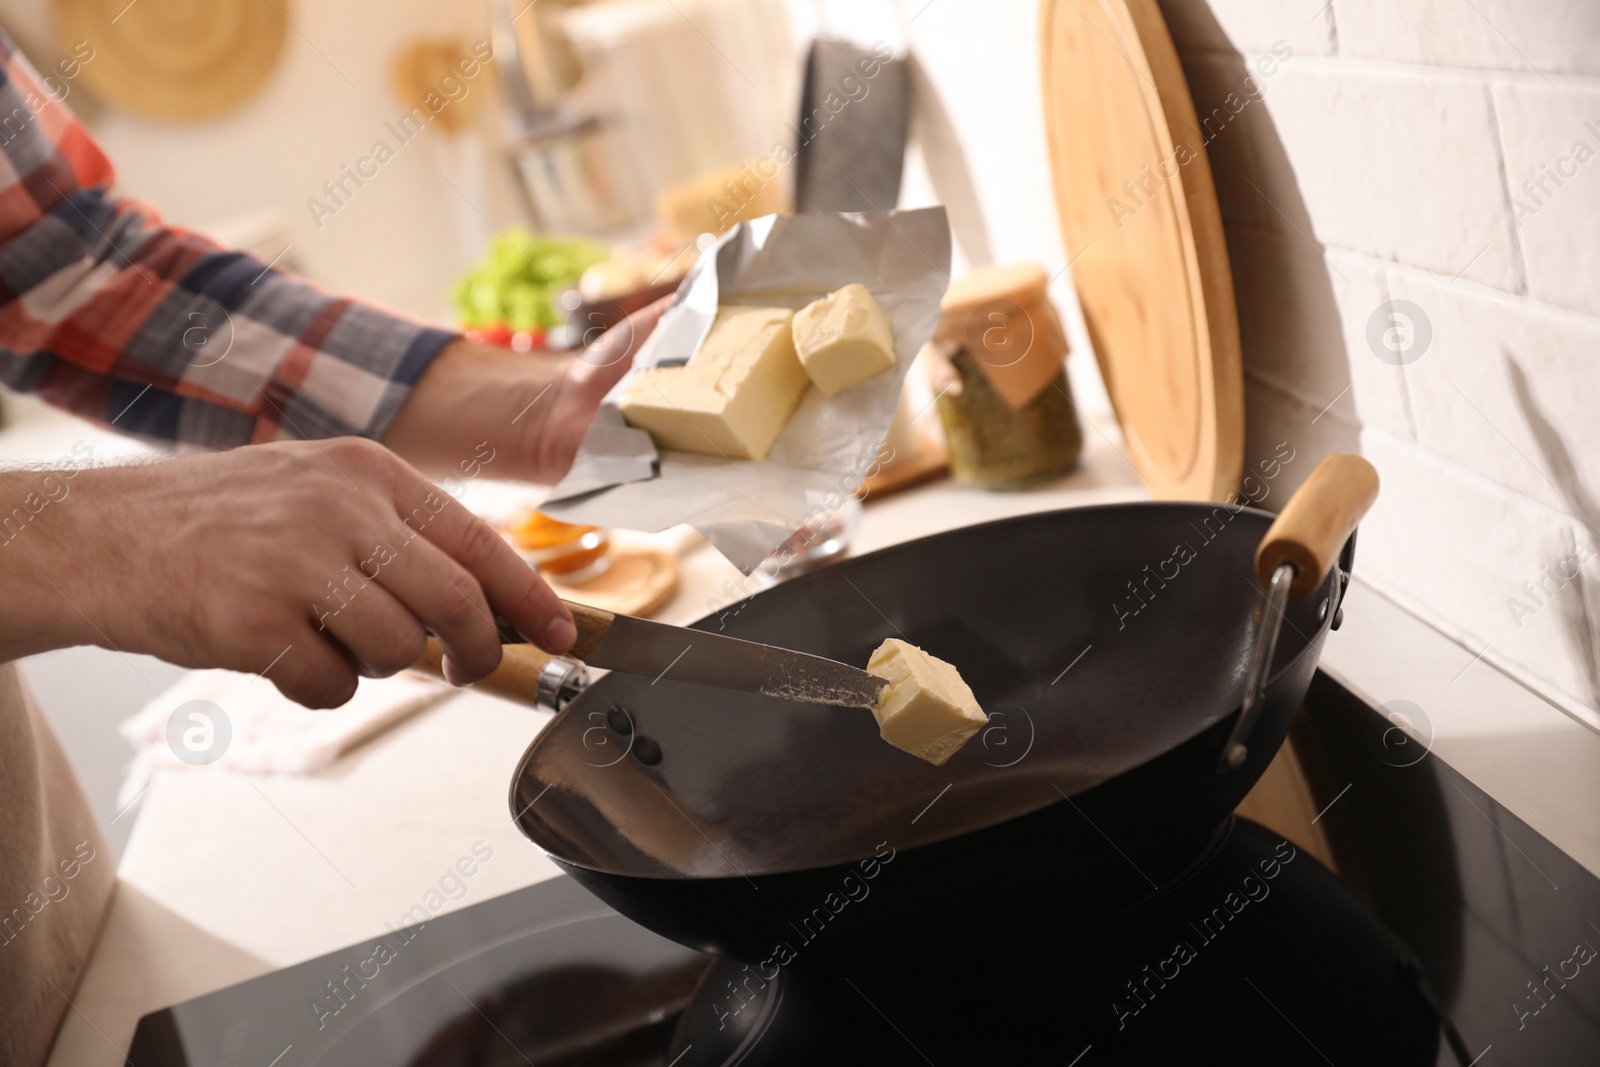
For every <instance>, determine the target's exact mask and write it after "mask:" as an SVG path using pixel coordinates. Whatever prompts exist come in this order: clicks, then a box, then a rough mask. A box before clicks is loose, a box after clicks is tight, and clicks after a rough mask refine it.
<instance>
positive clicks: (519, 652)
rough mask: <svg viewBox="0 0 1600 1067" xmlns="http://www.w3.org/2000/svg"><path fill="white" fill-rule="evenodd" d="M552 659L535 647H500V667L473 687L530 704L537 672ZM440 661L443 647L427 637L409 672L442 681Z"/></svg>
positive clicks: (537, 675) (536, 681)
mask: <svg viewBox="0 0 1600 1067" xmlns="http://www.w3.org/2000/svg"><path fill="white" fill-rule="evenodd" d="M555 658H556V657H555V656H552V655H551V654H550V653H548V652H545V651H543V650H542V649H540V648H538V647H537V646H535V645H502V646H501V657H500V666H498V667H496V668H495V670H494V673H493V674H491V675H489V677H487V678H485V679H483V680H482V681H481V682H478V683H477V684H475V685H474V686H473V688H474V689H483V690H487V691H488V692H490V693H493V694H494V695H495V696H497V697H505V698H506V699H507V700H515V701H517V702H518V703H521V704H532V703H534V701H535V698H536V696H537V694H538V690H539V672H540V671H542V670H544V665H545V664H546V663H549V662H550V661H551V660H553V659H555ZM443 661H444V648H443V647H442V646H440V644H439V641H438V639H437V638H433V637H430V638H428V648H427V650H426V651H425V652H423V653H422V658H421V659H419V660H417V662H415V663H413V664H412V665H411V669H412V670H414V671H416V672H417V673H418V674H426V675H428V676H430V677H433V678H439V679H443V678H444V666H443Z"/></svg>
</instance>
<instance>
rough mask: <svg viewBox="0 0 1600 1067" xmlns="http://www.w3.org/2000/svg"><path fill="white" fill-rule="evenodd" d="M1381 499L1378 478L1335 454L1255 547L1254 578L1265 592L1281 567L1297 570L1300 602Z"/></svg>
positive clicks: (1356, 460)
mask: <svg viewBox="0 0 1600 1067" xmlns="http://www.w3.org/2000/svg"><path fill="white" fill-rule="evenodd" d="M1377 499H1378V472H1377V471H1376V470H1374V469H1373V466H1372V464H1370V463H1368V462H1367V461H1366V460H1364V459H1362V458H1361V457H1360V456H1357V455H1354V454H1353V453H1350V452H1335V453H1334V454H1333V455H1331V456H1329V457H1328V458H1327V459H1325V460H1323V461H1322V462H1321V463H1320V464H1319V465H1318V466H1317V469H1316V470H1314V471H1312V472H1311V477H1309V478H1307V479H1306V481H1305V484H1304V485H1302V486H1301V487H1300V488H1299V489H1297V490H1296V491H1295V494H1294V496H1292V497H1290V498H1289V503H1287V504H1285V505H1284V508H1283V510H1282V511H1281V512H1279V513H1278V518H1277V521H1275V522H1274V523H1273V524H1272V527H1271V529H1269V530H1268V531H1267V535H1266V537H1264V538H1262V540H1261V544H1260V545H1258V546H1257V547H1256V577H1257V579H1259V580H1260V582H1261V584H1262V586H1263V587H1264V588H1265V587H1269V586H1270V585H1271V584H1272V576H1273V574H1274V573H1275V572H1276V571H1277V569H1278V567H1279V566H1281V565H1282V564H1285V563H1287V564H1289V565H1290V566H1292V567H1293V568H1294V582H1293V584H1291V585H1290V587H1289V598H1290V599H1291V600H1298V599H1299V598H1300V597H1303V596H1306V595H1308V594H1310V593H1312V592H1314V591H1315V590H1316V589H1317V588H1318V587H1319V586H1321V585H1322V580H1323V579H1324V578H1326V577H1327V576H1328V571H1329V570H1330V569H1332V567H1333V565H1334V563H1336V562H1337V561H1338V559H1339V555H1340V553H1341V551H1342V550H1343V549H1344V545H1345V542H1346V541H1348V540H1349V539H1350V535H1351V534H1352V533H1354V532H1355V528H1356V524H1357V523H1359V522H1360V521H1361V519H1362V517H1363V516H1364V515H1366V513H1367V510H1368V509H1369V508H1371V507H1372V504H1373V502H1374V501H1376V500H1377Z"/></svg>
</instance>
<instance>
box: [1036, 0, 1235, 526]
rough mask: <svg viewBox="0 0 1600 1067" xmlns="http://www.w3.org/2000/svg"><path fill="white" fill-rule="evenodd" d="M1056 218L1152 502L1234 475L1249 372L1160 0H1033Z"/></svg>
mask: <svg viewBox="0 0 1600 1067" xmlns="http://www.w3.org/2000/svg"><path fill="white" fill-rule="evenodd" d="M1039 14H1040V26H1039V30H1040V32H1039V41H1040V73H1041V80H1042V83H1043V86H1044V112H1045V129H1046V133H1047V136H1048V138H1049V143H1050V170H1051V177H1052V180H1053V183H1054V187H1055V196H1056V208H1057V214H1058V215H1059V216H1060V219H1061V229H1062V236H1063V238H1064V241H1065V243H1066V251H1067V256H1068V258H1069V259H1072V260H1074V262H1073V266H1072V274H1073V279H1074V281H1075V282H1076V283H1077V287H1078V295H1079V298H1080V300H1081V301H1082V304H1083V313H1084V318H1085V320H1086V322H1087V325H1088V328H1089V336H1090V340H1091V341H1092V343H1093V344H1094V349H1095V356H1096V358H1097V359H1098V360H1099V363H1100V372H1101V374H1102V376H1103V377H1104V378H1105V382H1106V389H1107V391H1108V392H1109V393H1110V394H1111V402H1112V404H1113V405H1114V406H1115V408H1116V411H1117V418H1118V420H1119V421H1120V422H1121V424H1122V430H1123V434H1124V436H1125V437H1126V439H1127V444H1128V452H1129V458H1130V459H1132V461H1133V463H1134V465H1135V466H1136V467H1137V468H1138V470H1139V474H1140V476H1141V477H1143V479H1144V481H1145V483H1146V484H1147V485H1148V486H1149V487H1150V490H1151V492H1152V493H1153V494H1155V495H1156V496H1157V497H1160V498H1163V499H1188V500H1220V499H1222V498H1223V497H1224V496H1226V495H1227V494H1228V493H1230V492H1232V491H1233V490H1234V489H1235V488H1236V487H1237V485H1238V482H1239V474H1240V468H1241V465H1242V463H1243V455H1244V383H1243V375H1242V372H1241V369H1240V361H1239V321H1238V315H1237V311H1236V309H1235V306H1234V298H1233V276H1232V274H1231V272H1230V270H1229V267H1228V250H1227V245H1226V243H1225V242H1224V239H1223V233H1222V215H1221V212H1220V211H1219V210H1218V208H1217V193H1216V188H1215V187H1214V186H1213V185H1212V181H1211V166H1210V163H1209V162H1208V161H1207V159H1206V153H1205V146H1204V142H1205V134H1204V133H1203V132H1202V131H1201V126H1200V123H1199V122H1198V120H1197V119H1196V116H1195V110H1194V102H1193V100H1192V99H1191V98H1190V96H1189V86H1188V82H1187V81H1186V79H1185V78H1184V74H1183V68H1182V67H1181V66H1179V64H1178V54H1177V52H1176V50H1175V49H1174V48H1173V46H1172V38H1171V36H1170V35H1169V34H1168V33H1167V26H1166V23H1165V22H1164V21H1163V20H1162V17H1161V12H1160V10H1159V9H1158V8H1157V6H1156V3H1155V0H1040V5H1039Z"/></svg>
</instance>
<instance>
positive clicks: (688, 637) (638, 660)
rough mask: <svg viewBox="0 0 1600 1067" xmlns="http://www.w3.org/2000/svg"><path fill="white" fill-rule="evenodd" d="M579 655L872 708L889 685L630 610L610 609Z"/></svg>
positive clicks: (787, 696)
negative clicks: (605, 621)
mask: <svg viewBox="0 0 1600 1067" xmlns="http://www.w3.org/2000/svg"><path fill="white" fill-rule="evenodd" d="M581 629H582V620H581V619H580V630H581ZM584 643H586V642H584V641H583V639H582V638H580V644H584ZM580 658H582V660H583V661H584V662H585V663H587V664H589V665H590V666H591V667H603V668H605V669H607V670H613V671H625V672H627V673H628V674H640V675H645V676H647V677H650V678H653V679H654V681H656V682H658V681H660V680H661V679H662V678H671V679H674V680H676V681H680V682H697V683H699V684H700V685H710V686H715V687H716V688H718V689H731V690H735V691H738V692H742V693H760V694H762V695H763V696H769V697H777V698H779V699H781V700H801V701H805V702H807V703H811V704H831V705H834V706H836V707H844V708H875V707H877V706H878V698H879V697H880V695H881V694H882V693H883V690H884V688H885V687H886V686H887V685H888V684H889V683H888V682H886V681H885V680H884V679H882V678H879V677H878V676H877V675H874V674H868V673H867V672H866V671H864V670H861V669H859V668H857V667H852V666H850V665H849V664H846V663H840V662H839V661H838V660H831V659H827V658H825V657H823V656H813V655H811V654H810V653H807V652H796V651H794V650H793V649H788V648H779V647H776V646H774V645H764V644H761V643H760V642H757V641H745V640H742V639H740V638H737V637H729V636H727V635H726V634H714V633H708V632H706V631H704V630H691V629H689V628H687V627H683V626H669V625H667V624H666V623H661V622H651V621H650V620H648V619H639V618H635V617H634V616H632V615H614V616H612V617H611V621H610V625H609V626H607V627H606V628H605V632H604V634H603V635H602V636H601V637H600V639H599V640H598V641H597V642H595V643H594V645H593V647H590V648H586V649H584V650H583V651H582V652H581V654H580ZM651 684H654V682H652V683H651Z"/></svg>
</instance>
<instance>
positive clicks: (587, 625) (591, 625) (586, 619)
mask: <svg viewBox="0 0 1600 1067" xmlns="http://www.w3.org/2000/svg"><path fill="white" fill-rule="evenodd" d="M562 603H563V604H565V605H566V606H567V610H568V611H570V612H572V621H573V622H574V623H576V624H577V626H578V640H577V641H576V642H574V643H573V646H572V648H571V649H569V650H568V651H567V652H566V653H565V654H566V655H568V656H570V657H572V658H573V659H584V658H586V657H587V656H588V655H589V653H591V652H593V651H594V646H595V645H598V644H599V643H600V639H601V638H602V637H604V636H605V635H606V631H607V630H609V629H611V622H612V620H613V619H615V618H616V616H615V615H613V614H612V613H611V612H609V611H601V610H600V609H599V608H591V607H589V606H588V605H587V604H574V603H573V602H572V601H570V600H563V601H562Z"/></svg>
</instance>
